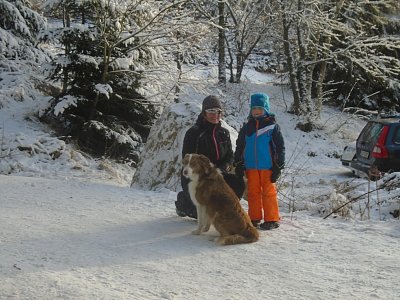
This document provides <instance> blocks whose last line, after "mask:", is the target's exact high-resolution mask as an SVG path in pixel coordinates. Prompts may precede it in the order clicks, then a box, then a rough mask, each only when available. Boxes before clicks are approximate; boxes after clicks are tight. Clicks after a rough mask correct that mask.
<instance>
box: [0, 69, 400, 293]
mask: <svg viewBox="0 0 400 300" xmlns="http://www.w3.org/2000/svg"><path fill="white" fill-rule="evenodd" d="M210 74H212V70H210V71H209V72H203V75H205V76H207V77H209V76H211V75H210ZM2 76H3V78H6V77H7V76H6V74H5V73H3V74H2ZM9 76H14V75H9ZM199 76H200V75H199ZM245 76H246V77H245V78H246V80H248V81H249V82H248V83H247V86H246V87H245V89H246V92H243V91H242V92H243V95H246V94H247V96H248V92H253V91H260V92H267V93H268V94H269V95H270V96H271V110H272V111H273V112H274V113H276V116H277V120H278V123H279V124H280V125H281V127H282V132H283V135H284V138H285V142H286V147H287V149H286V156H287V167H286V169H285V170H284V173H283V176H282V178H281V180H280V182H279V188H280V190H279V200H280V207H281V215H282V221H281V226H280V228H279V229H276V230H273V231H268V232H265V231H261V232H260V234H261V237H260V240H259V241H258V242H256V243H253V244H245V245H235V246H226V247H223V246H218V245H216V244H215V243H214V242H213V241H211V239H212V238H213V237H214V236H216V235H217V233H216V231H215V230H214V229H211V231H210V232H209V233H207V234H205V235H201V236H194V235H191V231H192V230H193V229H195V227H196V221H194V220H191V219H188V218H180V217H178V216H176V214H175V206H174V201H175V199H176V191H174V190H171V189H167V188H165V187H164V188H162V187H160V186H159V187H158V188H157V191H151V190H149V189H147V190H145V189H139V188H131V187H130V183H131V179H132V176H133V173H134V170H133V169H132V168H130V167H128V166H125V165H118V164H115V163H113V162H111V161H109V160H107V159H93V158H91V157H89V156H88V155H86V154H84V153H82V152H80V151H79V150H77V149H75V148H74V147H73V145H71V144H68V143H65V142H64V141H62V140H60V139H58V138H57V137H56V136H55V135H54V134H53V133H52V132H51V130H49V129H48V128H47V127H46V126H45V125H43V124H41V123H40V122H38V120H37V119H36V117H35V113H36V112H38V111H40V110H41V108H43V106H45V103H47V102H48V98H46V97H43V96H41V95H40V94H38V93H36V94H35V91H34V90H31V89H28V90H29V93H27V94H25V96H24V97H23V99H22V100H19V101H11V100H10V99H9V98H10V95H11V94H12V93H14V91H15V90H17V89H19V88H26V83H25V81H24V80H21V81H17V83H18V84H16V86H15V87H13V88H12V89H11V90H9V89H3V88H2V89H1V90H0V99H7V101H4V102H3V103H2V104H3V107H1V108H0V174H2V175H0V191H1V193H0V207H1V210H0V282H1V288H0V299H385V300H386V299H397V298H398V296H399V295H400V286H399V284H398V278H399V277H400V266H399V260H400V253H399V251H398V249H399V238H400V223H399V220H398V219H395V218H393V217H392V216H391V215H390V211H393V209H396V208H397V209H398V208H399V206H400V202H399V200H398V199H400V197H399V193H400V191H399V189H398V188H397V189H396V188H395V189H392V190H391V191H386V190H381V191H380V193H379V197H380V198H378V196H377V194H376V193H372V194H371V199H370V201H371V208H370V209H371V212H370V218H369V219H366V218H365V217H364V219H363V220H361V211H362V209H363V207H365V205H366V204H365V201H366V199H364V200H363V201H364V202H363V201H361V202H357V203H355V204H354V205H352V206H348V207H347V209H348V210H349V211H348V215H347V216H346V217H341V215H340V214H334V215H333V216H331V217H329V218H327V219H323V216H325V215H326V214H327V213H328V212H330V211H331V210H332V207H331V206H332V203H336V202H340V203H342V202H343V201H346V199H348V197H350V196H352V194H351V193H350V194H349V193H344V189H343V188H342V187H343V186H344V185H346V186H352V187H354V190H353V194H360V193H362V192H365V191H367V188H368V182H367V181H366V180H365V179H362V178H353V177H351V174H350V171H349V170H347V169H346V168H344V167H342V166H341V164H340V160H339V159H338V158H337V156H336V155H337V154H340V153H341V151H342V149H343V147H344V146H345V145H346V144H348V143H350V142H351V141H353V140H354V139H355V138H356V137H357V134H358V132H359V131H360V130H361V128H362V127H363V125H364V124H365V121H363V120H359V119H356V118H353V117H351V116H350V115H348V114H345V113H341V112H340V111H338V110H337V109H334V108H330V107H325V108H324V112H323V114H322V115H321V121H320V124H319V128H320V129H317V130H315V131H313V132H311V133H308V134H307V133H304V132H301V131H300V130H298V129H295V127H296V123H297V122H298V121H299V120H298V119H297V117H295V116H294V115H291V114H288V113H287V112H286V110H287V109H288V107H289V105H290V93H289V92H288V91H287V90H285V89H284V88H282V87H281V86H279V85H275V84H274V83H276V80H275V79H274V77H273V76H271V75H264V74H260V73H257V72H253V71H248V72H247V73H246V74H245ZM5 80H6V79H5ZM7 80H8V79H7ZM8 81H9V82H15V81H14V80H11V77H10V80H8ZM4 82H5V81H4ZM204 96H206V95H203V97H204ZM227 97H228V96H227ZM228 98H229V97H228ZM201 99H202V97H199V95H188V97H187V99H186V100H187V101H192V100H196V101H197V100H198V101H201ZM224 100H225V101H224V103H225V106H226V111H227V115H226V118H225V121H226V122H227V123H228V124H231V126H232V127H234V126H233V125H232V124H235V126H238V125H240V124H241V123H242V122H243V121H244V119H245V117H246V115H247V114H248V108H247V106H246V105H245V106H243V109H242V111H241V112H240V114H239V113H238V114H236V115H235V114H233V113H232V114H229V113H228V112H229V111H234V110H233V107H230V105H232V106H234V105H235V104H234V103H232V102H233V98H232V99H231V98H229V99H224ZM242 101H244V103H245V102H246V98H243V97H242ZM183 107H184V105H182V104H181V105H179V104H178V105H175V106H173V107H172V110H173V111H174V112H176V113H179V114H181V115H184V116H186V117H190V116H192V115H194V114H192V113H188V111H185V110H184V109H183ZM193 107H194V108H193V109H194V110H196V109H198V107H197V108H196V105H194V106H193ZM193 121H194V120H193ZM234 128H235V127H234ZM234 131H235V130H234V129H233V128H232V129H231V133H234ZM234 142H235V141H233V143H234ZM165 157H168V155H167V154H166V155H165ZM149 172H151V168H150V169H149ZM149 176H150V175H149ZM380 183H381V182H378V183H377V184H380ZM371 185H372V186H375V183H371ZM396 193H397V194H396ZM396 195H397V197H398V198H397V200H396ZM379 199H380V201H381V206H380V207H379V208H380V211H379V213H378V207H377V204H376V203H377V202H378V200H379ZM241 203H242V204H243V206H244V207H245V208H246V209H247V203H246V201H245V200H241ZM290 205H292V206H294V207H295V210H294V211H293V210H290V209H289V207H290Z"/></svg>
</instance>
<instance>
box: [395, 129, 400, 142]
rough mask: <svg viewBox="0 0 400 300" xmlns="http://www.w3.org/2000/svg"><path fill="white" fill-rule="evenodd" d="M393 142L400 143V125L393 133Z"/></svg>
mask: <svg viewBox="0 0 400 300" xmlns="http://www.w3.org/2000/svg"><path fill="white" fill-rule="evenodd" d="M393 143H395V144H400V127H399V126H397V127H396V129H395V132H394V135H393Z"/></svg>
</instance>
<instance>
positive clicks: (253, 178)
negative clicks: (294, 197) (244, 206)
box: [246, 170, 280, 222]
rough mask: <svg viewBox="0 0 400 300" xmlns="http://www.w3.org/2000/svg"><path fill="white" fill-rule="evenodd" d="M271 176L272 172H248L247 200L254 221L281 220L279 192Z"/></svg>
mask: <svg viewBox="0 0 400 300" xmlns="http://www.w3.org/2000/svg"><path fill="white" fill-rule="evenodd" d="M271 175H272V171H271V170H246V176H247V200H248V206H249V217H250V219H251V220H252V221H261V220H263V219H264V221H267V222H269V221H279V219H280V217H279V207H278V199H277V192H276V188H275V184H274V183H272V182H271ZM263 212H264V215H263Z"/></svg>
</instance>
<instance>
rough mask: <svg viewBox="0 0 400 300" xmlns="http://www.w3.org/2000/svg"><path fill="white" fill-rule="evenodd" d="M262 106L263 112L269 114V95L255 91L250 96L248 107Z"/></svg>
mask: <svg viewBox="0 0 400 300" xmlns="http://www.w3.org/2000/svg"><path fill="white" fill-rule="evenodd" d="M256 106H258V107H263V108H264V110H265V112H266V113H267V114H269V97H268V95H267V94H263V93H256V94H253V95H251V97H250V109H252V108H253V107H256Z"/></svg>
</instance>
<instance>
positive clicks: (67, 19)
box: [61, 5, 71, 93]
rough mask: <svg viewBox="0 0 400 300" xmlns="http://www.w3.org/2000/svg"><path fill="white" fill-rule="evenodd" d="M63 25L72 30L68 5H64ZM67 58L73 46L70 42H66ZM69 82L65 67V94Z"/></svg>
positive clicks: (63, 87)
mask: <svg viewBox="0 0 400 300" xmlns="http://www.w3.org/2000/svg"><path fill="white" fill-rule="evenodd" d="M63 23H64V24H63V25H64V27H66V28H70V27H71V18H70V15H69V10H68V8H67V7H66V5H63ZM64 52H65V57H68V56H69V54H70V52H71V45H70V43H69V42H65V49H64ZM68 81H69V75H68V68H67V67H63V79H62V88H61V92H62V93H65V92H66V91H67V87H68Z"/></svg>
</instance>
